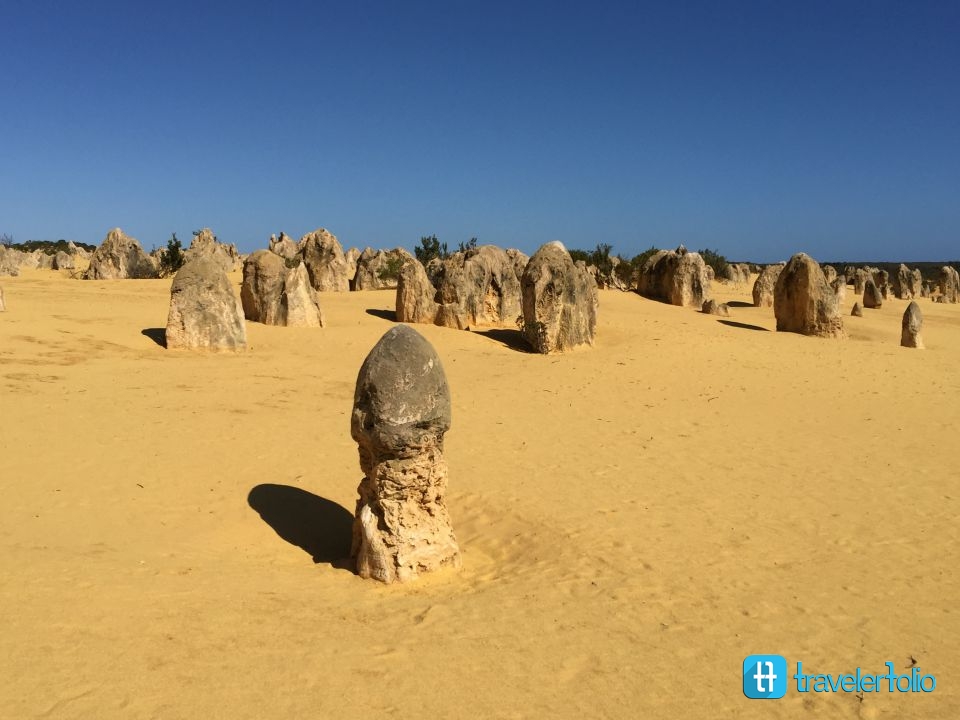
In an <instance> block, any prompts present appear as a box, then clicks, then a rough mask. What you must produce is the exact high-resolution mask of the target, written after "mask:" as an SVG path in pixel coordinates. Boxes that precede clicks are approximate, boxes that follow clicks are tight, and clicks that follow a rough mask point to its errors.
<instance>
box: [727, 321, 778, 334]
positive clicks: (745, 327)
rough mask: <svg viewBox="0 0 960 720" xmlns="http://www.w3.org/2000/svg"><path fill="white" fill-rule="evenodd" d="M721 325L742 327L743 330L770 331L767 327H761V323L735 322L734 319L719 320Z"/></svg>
mask: <svg viewBox="0 0 960 720" xmlns="http://www.w3.org/2000/svg"><path fill="white" fill-rule="evenodd" d="M717 322H718V323H720V324H721V325H729V326H730V327H735V328H740V329H741V330H760V331H761V332H770V331H769V330H767V329H766V328H765V327H760V326H759V325H748V324H747V323H740V322H734V321H733V320H717Z"/></svg>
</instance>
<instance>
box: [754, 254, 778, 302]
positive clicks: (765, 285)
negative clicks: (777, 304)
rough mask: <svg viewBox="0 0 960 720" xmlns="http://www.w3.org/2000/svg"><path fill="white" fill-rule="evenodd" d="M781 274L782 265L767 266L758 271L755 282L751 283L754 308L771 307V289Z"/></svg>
mask: <svg viewBox="0 0 960 720" xmlns="http://www.w3.org/2000/svg"><path fill="white" fill-rule="evenodd" d="M781 272H783V263H777V264H776V265H767V266H766V267H765V268H763V270H761V271H760V274H759V275H758V276H757V280H756V282H754V283H753V305H754V307H773V288H774V287H775V286H776V284H777V278H778V277H780V273H781Z"/></svg>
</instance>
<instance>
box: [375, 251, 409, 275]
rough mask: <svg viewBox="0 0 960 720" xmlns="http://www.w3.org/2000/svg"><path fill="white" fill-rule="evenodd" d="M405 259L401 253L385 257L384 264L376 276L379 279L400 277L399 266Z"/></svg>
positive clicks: (401, 265) (400, 266)
mask: <svg viewBox="0 0 960 720" xmlns="http://www.w3.org/2000/svg"><path fill="white" fill-rule="evenodd" d="M404 260H406V258H405V257H403V256H402V255H395V256H392V257H388V258H387V262H386V265H384V266H383V267H382V268H380V269H379V270H378V271H377V277H378V278H380V279H381V280H396V279H397V278H399V277H400V268H402V267H403V262H404Z"/></svg>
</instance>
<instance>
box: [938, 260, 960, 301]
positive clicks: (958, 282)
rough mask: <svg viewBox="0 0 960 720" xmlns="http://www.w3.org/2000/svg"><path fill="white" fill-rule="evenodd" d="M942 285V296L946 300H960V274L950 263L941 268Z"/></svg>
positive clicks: (939, 280)
mask: <svg viewBox="0 0 960 720" xmlns="http://www.w3.org/2000/svg"><path fill="white" fill-rule="evenodd" d="M938 285H939V287H940V296H941V297H943V298H944V302H948V303H955V302H960V274H958V273H957V270H956V268H954V267H952V266H950V265H944V266H943V267H942V268H940V277H939V279H938Z"/></svg>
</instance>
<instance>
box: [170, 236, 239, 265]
mask: <svg viewBox="0 0 960 720" xmlns="http://www.w3.org/2000/svg"><path fill="white" fill-rule="evenodd" d="M199 257H207V258H211V259H212V260H213V261H214V262H215V263H217V265H219V266H220V269H221V270H223V271H224V272H226V273H230V272H233V271H234V270H236V269H238V268H239V267H240V253H239V252H237V247H236V245H233V244H232V243H231V244H227V243H222V242H220V241H219V240H218V239H217V236H216V235H214V234H213V231H212V230H211V229H210V228H203V229H202V230H200V231H199V232H197V234H196V235H194V236H193V240H191V241H190V247H189V248H187V249H186V250H185V251H184V253H183V261H184V263H190V262H193V261H194V260H196V259H197V258H199Z"/></svg>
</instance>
